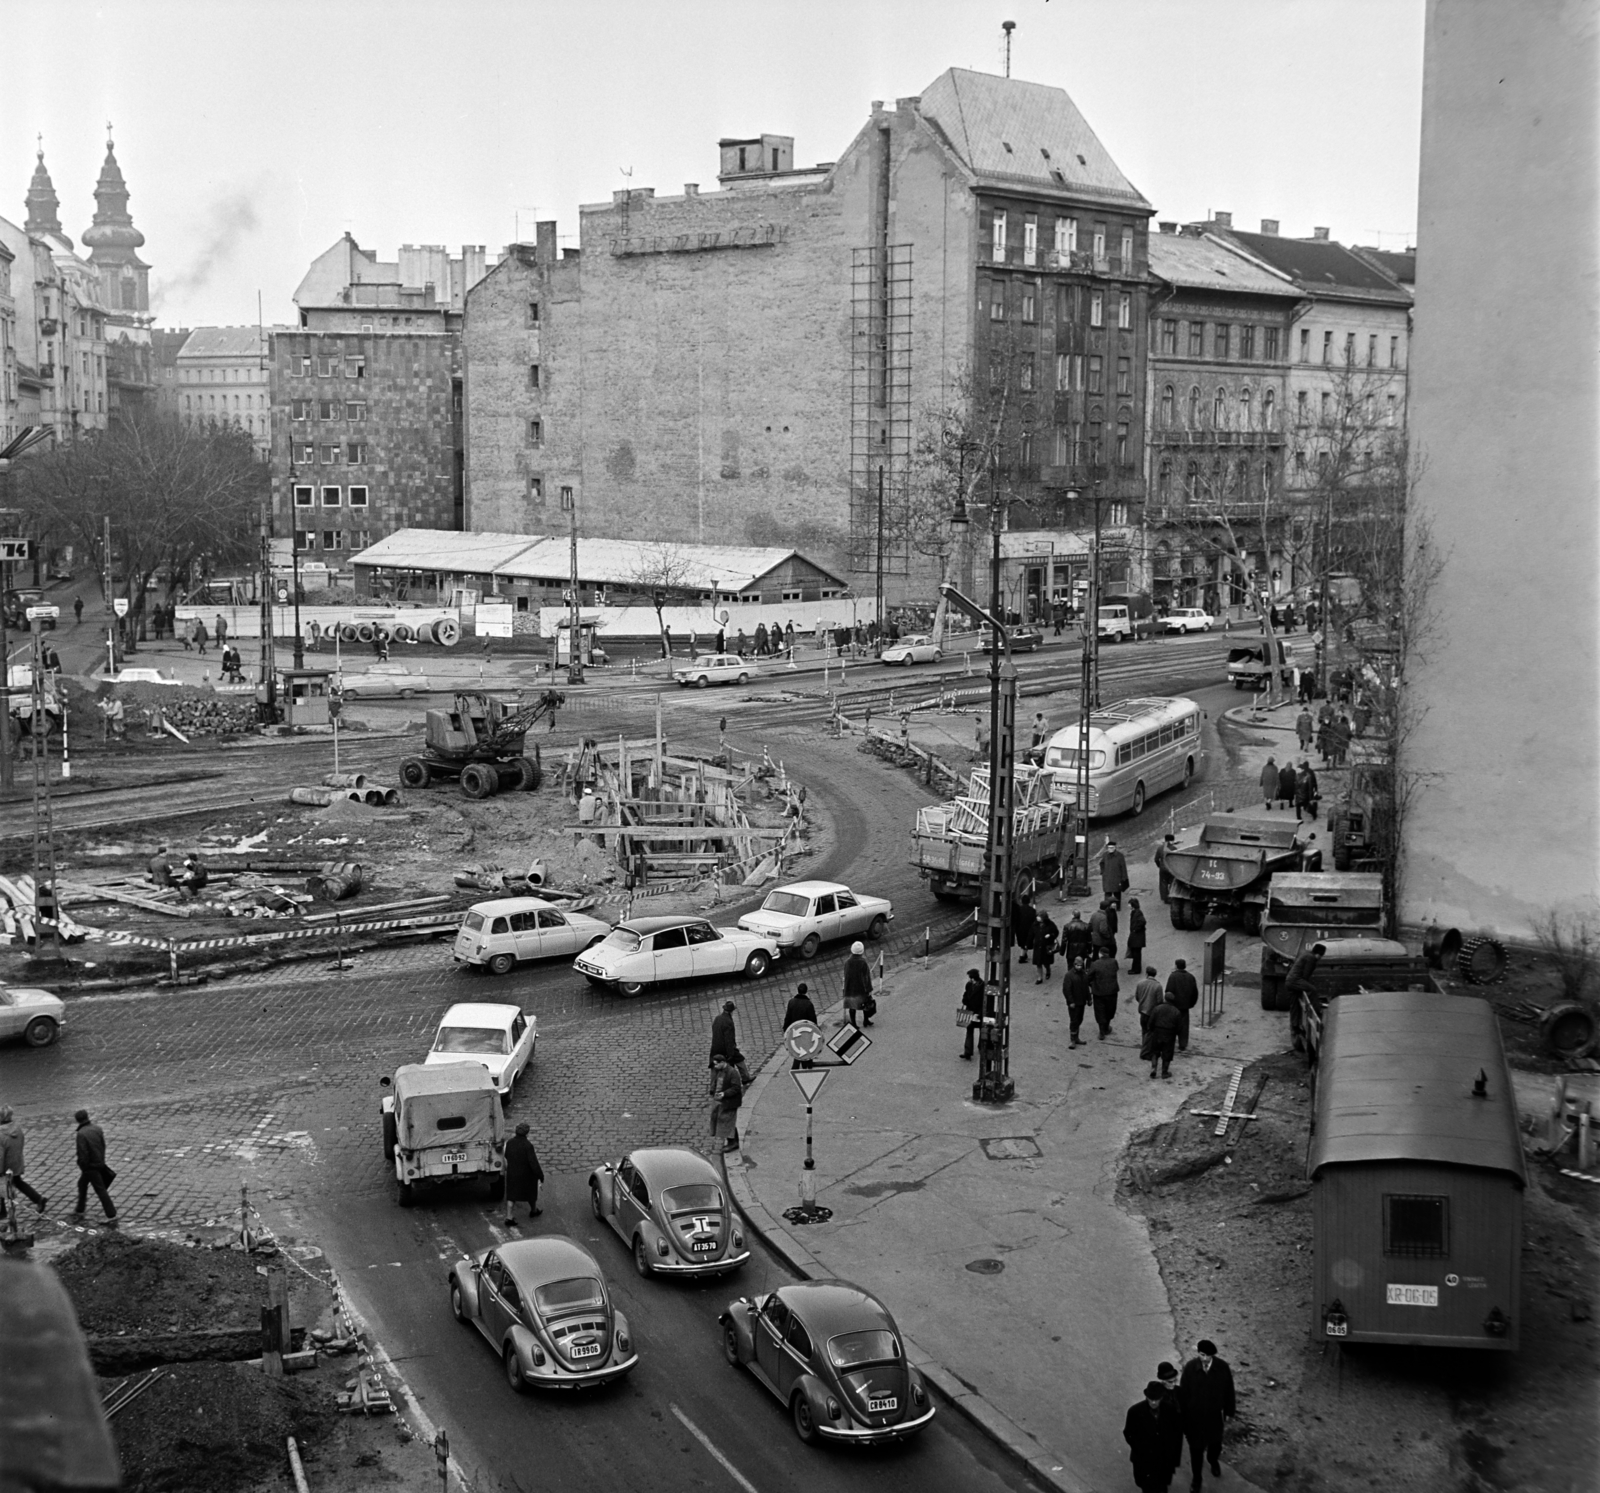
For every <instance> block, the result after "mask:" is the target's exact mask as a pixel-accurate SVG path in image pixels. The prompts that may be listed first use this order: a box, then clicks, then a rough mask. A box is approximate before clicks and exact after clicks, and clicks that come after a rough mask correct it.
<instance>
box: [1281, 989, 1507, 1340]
mask: <svg viewBox="0 0 1600 1493" xmlns="http://www.w3.org/2000/svg"><path fill="white" fill-rule="evenodd" d="M1313 1126H1314V1128H1313V1131H1312V1136H1311V1151H1310V1157H1309V1163H1308V1172H1309V1175H1310V1178H1311V1184H1312V1187H1311V1198H1312V1227H1313V1240H1314V1245H1313V1247H1314V1250H1315V1257H1314V1265H1313V1268H1314V1270H1315V1275H1316V1279H1315V1290H1314V1291H1313V1293H1312V1301H1313V1303H1314V1308H1313V1309H1314V1312H1315V1316H1314V1318H1313V1322H1312V1332H1313V1334H1314V1335H1315V1336H1317V1337H1319V1338H1324V1339H1326V1338H1330V1337H1331V1338H1335V1339H1340V1340H1343V1341H1345V1342H1357V1343H1411V1344H1420V1345H1427V1346H1435V1347H1466V1348H1491V1349H1500V1350H1514V1349H1515V1348H1516V1347H1517V1345H1518V1334H1519V1330H1520V1326H1521V1323H1520V1314H1519V1307H1520V1301H1521V1285H1522V1195H1523V1190H1524V1188H1525V1187H1526V1186H1527V1180H1528V1178H1527V1170H1526V1167H1525V1164H1524V1162H1523V1155H1522V1140H1521V1135H1520V1133H1519V1131H1518V1128H1517V1108H1516V1099H1515V1096H1514V1095H1513V1093H1512V1089H1511V1074H1510V1070H1509V1069H1508V1068H1507V1066H1506V1057H1505V1049H1504V1047H1503V1046H1502V1045H1501V1041H1500V1028H1499V1025H1498V1022H1497V1019H1496V1017H1495V1013H1494V1010H1493V1008H1492V1007H1491V1006H1490V1005H1489V1003H1488V1002H1487V1001H1483V1000H1479V999H1477V998H1475V997H1470V996H1453V995H1441V994H1435V993H1432V992H1425V991H1399V992H1392V991H1391V992H1381V991H1380V992H1355V993H1351V994H1348V995H1341V996H1340V997H1339V999H1338V1000H1336V1001H1331V1002H1329V1004H1328V1010H1327V1025H1326V1027H1325V1029H1324V1033H1323V1046H1322V1061H1321V1067H1320V1069H1319V1072H1318V1078H1317V1094H1316V1105H1315V1117H1314V1120H1313Z"/></svg>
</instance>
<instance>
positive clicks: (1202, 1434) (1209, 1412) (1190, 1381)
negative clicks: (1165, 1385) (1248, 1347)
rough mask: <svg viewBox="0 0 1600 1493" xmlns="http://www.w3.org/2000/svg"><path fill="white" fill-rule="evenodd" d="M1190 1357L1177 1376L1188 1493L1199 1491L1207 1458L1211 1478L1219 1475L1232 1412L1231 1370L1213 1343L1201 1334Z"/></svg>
mask: <svg viewBox="0 0 1600 1493" xmlns="http://www.w3.org/2000/svg"><path fill="white" fill-rule="evenodd" d="M1195 1354H1196V1356H1195V1357H1194V1358H1191V1359H1190V1360H1189V1361H1188V1363H1186V1364H1184V1366H1183V1373H1182V1374H1181V1375H1180V1376H1179V1378H1178V1406H1179V1408H1180V1409H1181V1410H1182V1412H1183V1437H1184V1440H1185V1441H1187V1442H1188V1443H1189V1471H1190V1473H1191V1474H1192V1475H1193V1481H1192V1482H1191V1483H1190V1485H1189V1486H1190V1490H1191V1493H1199V1489H1200V1482H1201V1463H1202V1461H1206V1460H1209V1461H1210V1463H1211V1475H1212V1477H1216V1478H1220V1477H1221V1476H1222V1462H1221V1457H1222V1430H1223V1426H1224V1425H1225V1424H1226V1423H1227V1420H1228V1417H1229V1416H1231V1415H1233V1414H1235V1413H1236V1411H1237V1408H1238V1407H1237V1405H1236V1404H1235V1402H1234V1396H1233V1370H1232V1369H1231V1368H1230V1367H1229V1366H1228V1363H1227V1361H1226V1360H1225V1359H1222V1358H1219V1357H1217V1345H1216V1344H1215V1343H1214V1342H1212V1341H1211V1339H1210V1338H1206V1337H1203V1338H1201V1339H1200V1341H1199V1342H1198V1343H1196V1344H1195Z"/></svg>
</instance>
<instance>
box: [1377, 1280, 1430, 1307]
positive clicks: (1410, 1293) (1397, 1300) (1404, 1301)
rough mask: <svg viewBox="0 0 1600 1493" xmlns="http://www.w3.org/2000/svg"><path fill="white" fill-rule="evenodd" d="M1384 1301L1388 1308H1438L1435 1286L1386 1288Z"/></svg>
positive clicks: (1392, 1286)
mask: <svg viewBox="0 0 1600 1493" xmlns="http://www.w3.org/2000/svg"><path fill="white" fill-rule="evenodd" d="M1384 1299H1385V1301H1386V1302H1387V1303H1388V1304H1389V1305H1390V1306H1438V1304H1439V1288H1438V1287H1437V1286H1394V1285H1391V1286H1387V1287H1386V1288H1385V1295H1384Z"/></svg>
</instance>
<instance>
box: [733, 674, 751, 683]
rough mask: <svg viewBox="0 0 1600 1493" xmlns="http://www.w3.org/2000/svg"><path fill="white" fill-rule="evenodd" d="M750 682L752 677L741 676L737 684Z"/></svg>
mask: <svg viewBox="0 0 1600 1493" xmlns="http://www.w3.org/2000/svg"><path fill="white" fill-rule="evenodd" d="M749 682H750V676H749V675H748V674H741V675H740V676H739V678H738V680H737V681H736V683H739V684H748V683H749Z"/></svg>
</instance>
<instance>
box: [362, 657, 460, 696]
mask: <svg viewBox="0 0 1600 1493" xmlns="http://www.w3.org/2000/svg"><path fill="white" fill-rule="evenodd" d="M437 688H438V686H437V685H436V684H435V683H434V682H433V681H432V680H431V679H429V678H428V676H427V675H426V674H420V673H413V672H412V671H411V670H410V669H408V668H407V667H406V666H405V665H404V664H402V663H395V662H391V663H384V662H382V661H381V660H380V661H379V662H377V663H371V664H368V665H367V666H366V668H365V669H362V670H360V671H359V672H358V671H356V670H354V669H349V670H346V671H345V674H344V697H345V699H347V700H376V699H379V698H380V697H382V698H387V699H396V700H409V699H410V698H411V697H412V696H413V695H425V694H427V693H428V691H429V690H433V689H437Z"/></svg>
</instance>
